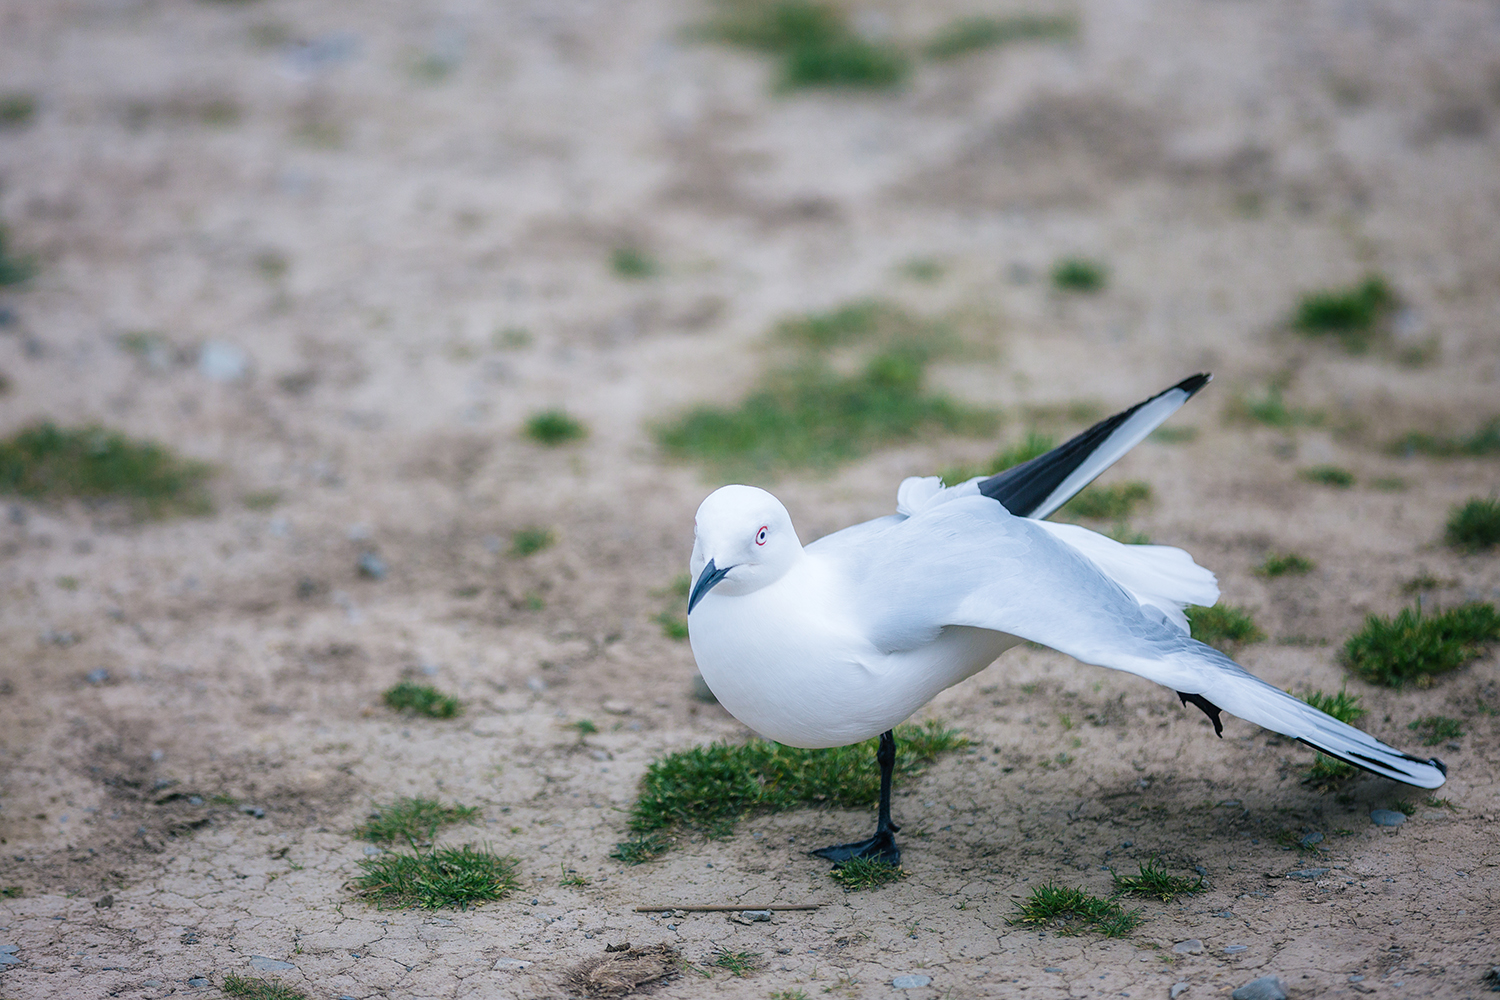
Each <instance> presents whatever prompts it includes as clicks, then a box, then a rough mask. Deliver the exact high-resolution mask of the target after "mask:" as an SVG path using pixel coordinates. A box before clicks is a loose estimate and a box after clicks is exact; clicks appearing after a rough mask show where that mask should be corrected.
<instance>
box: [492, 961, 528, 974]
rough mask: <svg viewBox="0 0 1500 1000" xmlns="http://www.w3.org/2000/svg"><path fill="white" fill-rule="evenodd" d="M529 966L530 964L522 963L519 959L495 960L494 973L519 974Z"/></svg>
mask: <svg viewBox="0 0 1500 1000" xmlns="http://www.w3.org/2000/svg"><path fill="white" fill-rule="evenodd" d="M530 964H531V963H530V962H526V961H523V960H521V959H519V958H500V959H496V960H495V971H496V972H520V971H521V970H522V969H524V968H526V967H527V966H528V965H530Z"/></svg>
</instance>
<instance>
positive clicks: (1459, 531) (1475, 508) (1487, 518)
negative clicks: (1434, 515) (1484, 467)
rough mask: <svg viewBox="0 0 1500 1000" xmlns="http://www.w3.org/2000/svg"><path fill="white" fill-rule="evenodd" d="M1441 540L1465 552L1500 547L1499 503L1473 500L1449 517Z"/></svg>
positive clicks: (1477, 498) (1487, 500)
mask: <svg viewBox="0 0 1500 1000" xmlns="http://www.w3.org/2000/svg"><path fill="white" fill-rule="evenodd" d="M1443 541H1445V542H1447V543H1448V544H1449V545H1451V546H1453V547H1454V548H1456V549H1463V550H1464V551H1466V552H1483V551H1484V550H1485V549H1492V548H1494V547H1495V546H1496V545H1500V500H1496V499H1495V498H1494V497H1490V498H1488V499H1486V498H1483V497H1474V498H1473V499H1471V500H1469V501H1468V502H1467V503H1465V504H1464V505H1463V506H1462V507H1454V508H1453V509H1452V510H1451V511H1450V512H1449V514H1448V524H1447V527H1445V528H1444V529H1443Z"/></svg>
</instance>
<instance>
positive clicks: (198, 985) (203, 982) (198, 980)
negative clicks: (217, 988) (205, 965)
mask: <svg viewBox="0 0 1500 1000" xmlns="http://www.w3.org/2000/svg"><path fill="white" fill-rule="evenodd" d="M188 985H189V986H191V987H192V988H193V989H195V990H201V989H203V987H205V986H212V985H213V983H211V982H209V981H208V980H207V979H204V978H203V977H202V976H194V977H193V978H192V979H189V980H188Z"/></svg>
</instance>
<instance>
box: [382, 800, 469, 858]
mask: <svg viewBox="0 0 1500 1000" xmlns="http://www.w3.org/2000/svg"><path fill="white" fill-rule="evenodd" d="M478 815H479V809H478V807H476V806H461V805H451V806H445V805H443V804H442V803H441V802H438V801H436V800H434V799H423V798H402V799H397V800H396V801H395V802H392V803H391V804H390V805H386V806H377V807H376V808H375V809H374V811H372V812H371V813H370V815H369V817H368V818H367V819H366V820H365V821H364V822H363V823H361V824H360V825H359V826H356V827H355V828H354V836H355V837H357V838H359V839H360V840H368V841H371V842H373V843H376V844H392V843H396V842H398V841H404V842H405V843H407V844H408V845H410V846H411V847H413V848H416V847H420V846H423V845H425V844H430V843H432V840H433V838H434V837H436V836H437V832H438V830H439V829H440V828H441V827H445V826H452V825H453V824H454V823H466V822H468V821H470V820H472V819H474V818H475V817H476V816H478Z"/></svg>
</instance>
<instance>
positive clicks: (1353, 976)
mask: <svg viewBox="0 0 1500 1000" xmlns="http://www.w3.org/2000/svg"><path fill="white" fill-rule="evenodd" d="M1364 981H1365V977H1364V976H1361V975H1360V974H1359V973H1357V972H1351V973H1349V982H1351V983H1362V982H1364Z"/></svg>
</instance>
